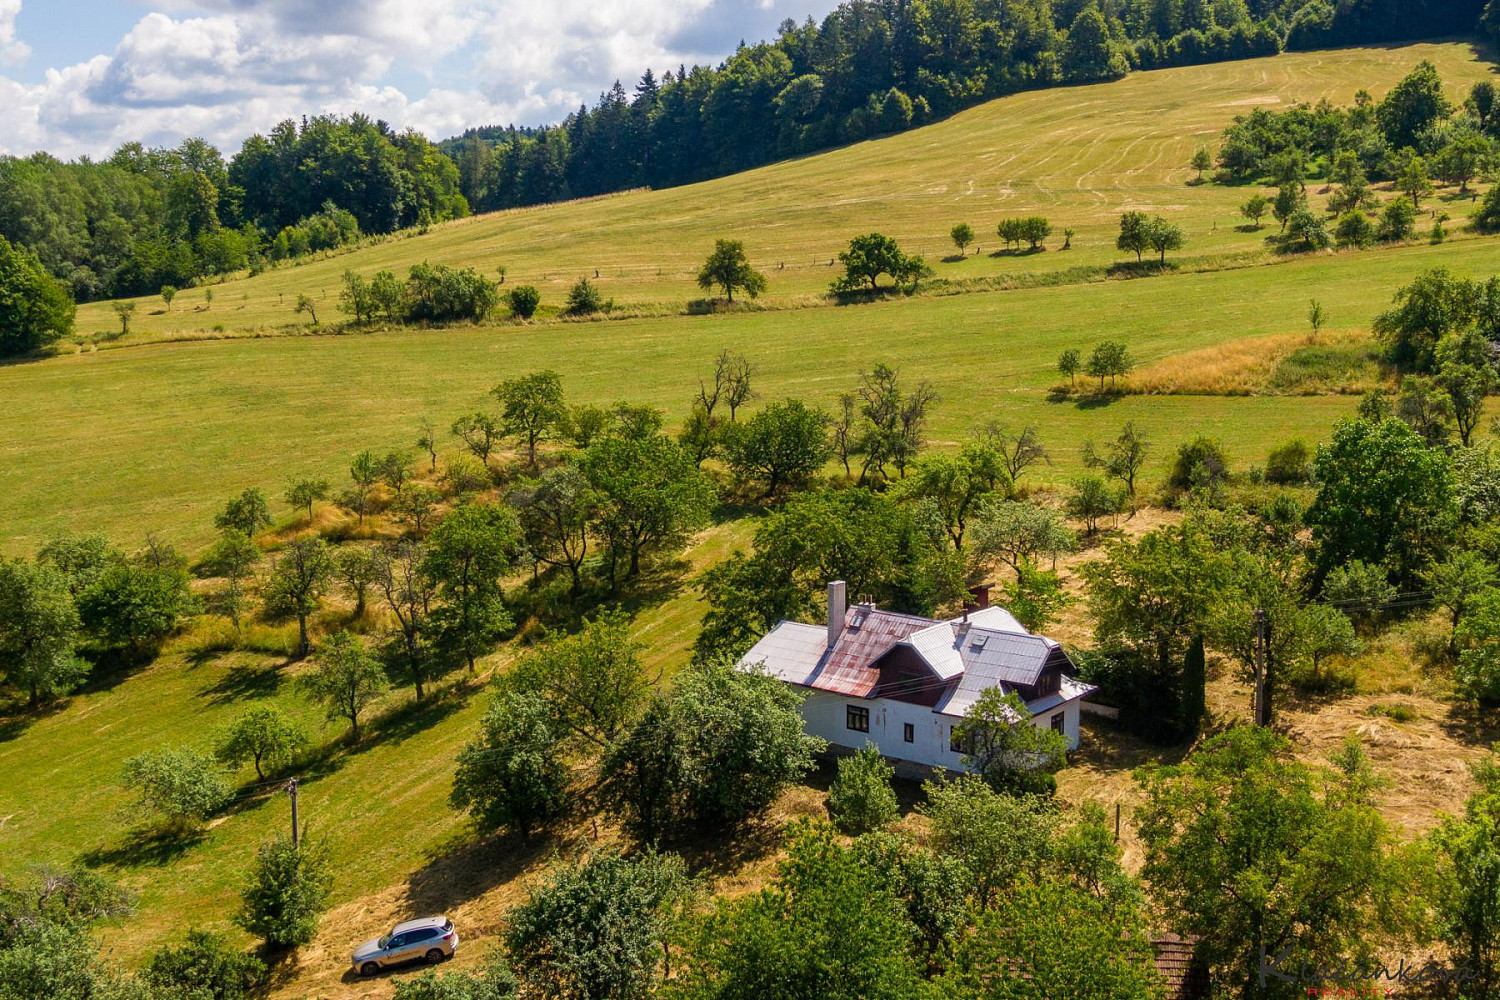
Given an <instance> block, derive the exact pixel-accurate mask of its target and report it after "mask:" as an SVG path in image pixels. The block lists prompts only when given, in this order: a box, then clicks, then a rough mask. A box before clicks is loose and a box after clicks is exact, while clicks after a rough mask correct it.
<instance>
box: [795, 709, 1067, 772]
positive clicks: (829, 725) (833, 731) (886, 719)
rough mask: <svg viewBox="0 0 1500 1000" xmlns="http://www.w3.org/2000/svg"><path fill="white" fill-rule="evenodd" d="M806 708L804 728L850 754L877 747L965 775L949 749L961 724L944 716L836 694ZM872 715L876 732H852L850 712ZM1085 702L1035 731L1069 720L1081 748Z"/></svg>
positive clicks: (1041, 721) (1041, 720) (1043, 719)
mask: <svg viewBox="0 0 1500 1000" xmlns="http://www.w3.org/2000/svg"><path fill="white" fill-rule="evenodd" d="M806 693H807V699H806V700H805V701H804V702H803V703H802V719H803V728H804V730H805V731H806V732H807V733H808V734H809V735H811V736H819V737H822V738H823V739H825V740H827V741H828V742H829V743H832V744H834V745H835V746H839V747H844V748H847V749H849V750H860V749H863V748H864V746H865V744H866V743H873V744H875V747H876V749H878V750H879V751H880V753H881V755H882V756H884V757H889V758H891V759H893V760H904V761H910V762H911V763H914V764H922V765H925V766H927V767H940V768H947V769H948V770H950V771H964V770H967V768H965V767H964V763H963V754H961V753H958V752H956V751H954V750H951V749H949V738H950V734H951V732H952V729H953V726H954V725H955V724H956V723H957V720H956V719H952V718H950V717H948V716H943V715H938V714H937V713H936V712H934V711H933V710H932V709H930V708H927V707H926V706H923V705H913V704H910V703H908V702H904V701H892V700H890V699H887V698H875V699H865V698H854V697H850V696H848V695H838V694H831V693H829V692H827V691H807V692H806ZM851 705H852V706H855V707H857V708H864V709H868V710H869V713H870V731H869V732H868V733H863V732H859V731H857V730H853V729H850V728H849V727H848V714H847V711H846V710H847V708H848V707H849V706H851ZM1078 706H1079V701H1078V700H1076V699H1075V700H1073V701H1069V702H1066V703H1064V704H1062V705H1059V706H1058V707H1057V708H1055V709H1052V710H1051V711H1049V712H1044V713H1042V714H1041V715H1038V716H1037V717H1036V720H1035V725H1037V726H1038V727H1047V726H1050V725H1051V720H1052V717H1053V716H1054V715H1056V714H1058V713H1059V712H1061V713H1062V714H1063V720H1064V721H1063V732H1064V734H1065V735H1066V736H1067V737H1068V746H1069V747H1071V748H1076V747H1077V746H1078V716H1079V709H1078ZM908 724H909V725H910V726H911V727H912V742H910V743H908V742H906V739H905V727H906V726H907V725H908Z"/></svg>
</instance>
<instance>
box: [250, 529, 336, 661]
mask: <svg viewBox="0 0 1500 1000" xmlns="http://www.w3.org/2000/svg"><path fill="white" fill-rule="evenodd" d="M333 565H334V564H333V553H332V552H331V551H329V548H328V543H327V542H325V541H323V539H321V538H318V537H316V536H311V537H309V536H303V537H301V538H294V539H292V541H291V542H289V543H288V544H287V546H286V548H284V549H282V550H281V551H280V552H278V553H277V554H276V556H275V564H274V565H273V566H272V568H271V576H270V579H268V580H267V581H266V586H265V601H266V610H267V611H268V612H270V613H271V614H272V615H276V616H286V617H295V618H296V619H297V655H298V656H306V655H307V654H308V651H309V650H310V649H311V648H312V644H311V642H310V641H309V639H308V635H307V619H308V618H310V617H311V616H312V615H313V614H314V612H316V611H317V610H318V606H319V605H320V604H321V603H322V600H323V595H324V594H325V593H327V591H328V584H329V582H330V581H331V579H332V577H333Z"/></svg>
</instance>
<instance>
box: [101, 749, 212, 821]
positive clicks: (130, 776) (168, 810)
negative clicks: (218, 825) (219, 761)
mask: <svg viewBox="0 0 1500 1000" xmlns="http://www.w3.org/2000/svg"><path fill="white" fill-rule="evenodd" d="M122 784H124V786H125V787H126V788H130V789H133V790H134V791H135V792H136V793H137V794H138V795H139V796H140V806H141V808H142V809H144V810H145V811H147V812H152V813H156V814H158V815H159V816H161V817H163V818H164V819H165V820H166V821H167V822H168V823H169V824H171V825H172V826H174V827H178V828H185V827H190V826H194V825H196V824H198V823H201V822H203V821H204V820H206V819H208V818H209V817H210V816H212V815H213V814H214V813H216V812H218V811H219V810H220V809H221V808H223V806H224V804H225V803H226V802H228V801H229V798H230V794H231V792H230V788H229V783H228V782H227V781H226V780H225V779H224V775H223V774H222V773H221V772H220V770H219V768H218V766H217V765H216V764H215V763H214V760H213V758H212V757H209V756H208V755H207V754H203V753H199V752H197V751H196V750H188V749H184V748H176V747H160V748H158V749H156V750H148V751H146V752H145V753H142V754H137V755H136V756H134V757H132V758H130V759H129V760H127V761H126V762H125V775H124V779H123V781H122Z"/></svg>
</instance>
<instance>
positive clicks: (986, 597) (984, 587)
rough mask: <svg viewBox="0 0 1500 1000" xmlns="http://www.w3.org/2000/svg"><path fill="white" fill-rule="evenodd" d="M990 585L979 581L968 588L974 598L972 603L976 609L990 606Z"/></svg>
mask: <svg viewBox="0 0 1500 1000" xmlns="http://www.w3.org/2000/svg"><path fill="white" fill-rule="evenodd" d="M992 586H994V585H993V584H989V583H980V584H975V585H974V586H972V587H970V588H969V593H970V594H971V595H972V596H973V598H974V601H973V604H974V609H975V610H976V611H978V610H980V609H982V608H987V607H989V606H990V587H992Z"/></svg>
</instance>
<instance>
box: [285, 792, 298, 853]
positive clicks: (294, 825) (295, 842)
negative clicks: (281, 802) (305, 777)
mask: <svg viewBox="0 0 1500 1000" xmlns="http://www.w3.org/2000/svg"><path fill="white" fill-rule="evenodd" d="M286 791H287V794H288V795H290V796H291V797H292V848H293V849H294V850H295V849H296V848H297V847H298V846H299V840H300V837H299V836H298V832H297V779H296V778H293V779H291V780H290V781H288V782H287V783H286Z"/></svg>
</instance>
